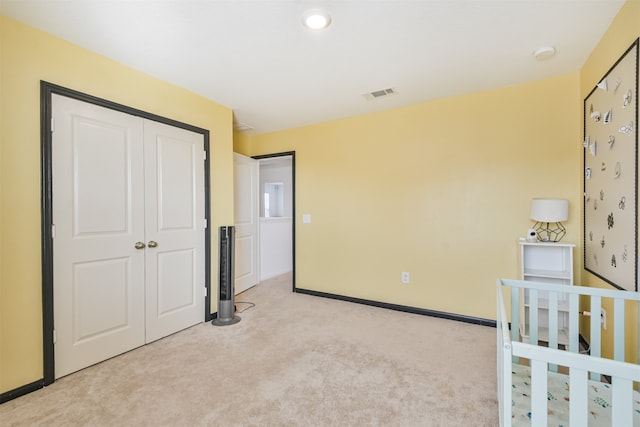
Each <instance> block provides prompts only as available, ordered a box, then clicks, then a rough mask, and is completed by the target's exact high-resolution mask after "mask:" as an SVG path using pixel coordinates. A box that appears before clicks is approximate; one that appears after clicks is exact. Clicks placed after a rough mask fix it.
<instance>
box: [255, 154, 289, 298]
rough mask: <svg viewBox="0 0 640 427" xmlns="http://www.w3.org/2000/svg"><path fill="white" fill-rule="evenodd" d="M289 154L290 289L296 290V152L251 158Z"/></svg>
mask: <svg viewBox="0 0 640 427" xmlns="http://www.w3.org/2000/svg"><path fill="white" fill-rule="evenodd" d="M286 156H291V216H292V217H293V218H292V221H291V276H292V280H291V282H292V283H291V291H292V292H296V291H297V288H296V152H295V151H284V152H282V153H273V154H261V155H259V156H252V157H251V158H252V159H255V160H262V159H272V158H274V157H286Z"/></svg>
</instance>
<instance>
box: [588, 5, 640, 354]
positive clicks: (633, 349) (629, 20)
mask: <svg viewBox="0 0 640 427" xmlns="http://www.w3.org/2000/svg"><path fill="white" fill-rule="evenodd" d="M639 36H640V1H639V0H629V1H628V2H627V3H626V4H625V5H624V6H623V8H622V9H621V10H620V13H619V14H618V16H617V17H616V19H615V20H614V21H613V23H612V24H611V26H610V27H609V29H608V30H607V32H606V34H605V35H604V36H603V37H602V39H601V40H600V42H599V43H598V45H597V46H596V47H595V49H594V50H593V52H592V53H591V56H590V57H589V58H588V59H587V61H586V62H585V65H584V66H583V67H582V70H581V72H580V99H581V100H584V99H585V98H586V97H587V95H589V93H590V92H591V90H592V89H593V88H594V86H595V85H596V84H597V83H598V82H599V81H600V80H601V79H602V77H604V75H605V74H606V73H607V71H609V69H610V68H611V66H612V65H613V64H615V62H616V61H617V60H618V58H620V56H621V55H622V54H623V53H624V52H625V51H626V50H627V49H628V48H629V46H631V44H632V43H633V42H634V40H635V39H637V38H638V37H639ZM580 115H581V119H582V111H580ZM583 215H584V214H583ZM582 278H583V281H582V282H583V284H584V285H587V286H594V287H598V288H608V289H611V288H612V287H611V285H609V284H608V283H606V282H604V281H602V280H600V279H599V278H598V277H596V276H594V275H592V274H591V273H589V272H588V271H586V270H582ZM603 308H604V309H605V310H607V314H608V317H609V319H612V315H611V314H612V313H613V304H612V302H611V301H610V300H608V299H606V300H603ZM609 313H611V314H609ZM626 319H627V322H626V325H625V330H626V335H627V342H626V343H627V345H626V346H625V349H626V358H627V361H631V362H637V361H638V334H637V332H638V322H637V307H631V306H628V307H627V310H626ZM583 320H584V321H583V322H582V324H581V330H582V331H584V332H583V333H588V331H589V320H588V319H583ZM611 321H612V320H609V322H611ZM602 332H603V336H602V341H603V344H604V348H603V355H604V356H607V357H613V349H612V343H613V328H611V327H609V328H607V330H603V331H602Z"/></svg>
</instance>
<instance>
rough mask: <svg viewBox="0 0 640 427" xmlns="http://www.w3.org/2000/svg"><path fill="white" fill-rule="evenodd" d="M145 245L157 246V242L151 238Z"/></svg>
mask: <svg viewBox="0 0 640 427" xmlns="http://www.w3.org/2000/svg"><path fill="white" fill-rule="evenodd" d="M147 246H149V247H150V248H155V247H157V246H158V242H154V241H153V240H149V243H147Z"/></svg>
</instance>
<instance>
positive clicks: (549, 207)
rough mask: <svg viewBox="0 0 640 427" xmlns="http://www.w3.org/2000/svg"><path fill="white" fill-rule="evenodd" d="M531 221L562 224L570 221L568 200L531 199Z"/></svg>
mask: <svg viewBox="0 0 640 427" xmlns="http://www.w3.org/2000/svg"><path fill="white" fill-rule="evenodd" d="M531 219H533V220H536V221H539V222H561V221H566V220H568V219H569V201H568V200H566V199H531Z"/></svg>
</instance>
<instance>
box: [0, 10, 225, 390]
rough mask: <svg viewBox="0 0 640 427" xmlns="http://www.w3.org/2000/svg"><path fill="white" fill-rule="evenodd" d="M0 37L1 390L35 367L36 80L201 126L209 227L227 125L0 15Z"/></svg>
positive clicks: (220, 208)
mask: <svg viewBox="0 0 640 427" xmlns="http://www.w3.org/2000/svg"><path fill="white" fill-rule="evenodd" d="M0 43H2V44H1V45H0V79H1V80H0V93H1V95H0V138H1V139H0V141H1V144H0V393H2V392H6V391H8V390H13V389H15V388H17V387H20V386H22V385H25V384H28V383H31V382H33V381H37V380H39V379H41V378H42V375H43V373H42V299H41V268H40V247H41V245H40V239H41V237H40V208H41V206H40V80H45V81H48V82H51V83H55V84H58V85H61V86H65V87H68V88H71V89H75V90H78V91H81V92H85V93H88V94H91V95H95V96H98V97H101V98H105V99H108V100H111V101H114V102H118V103H121V104H125V105H128V106H131V107H134V108H138V109H141V110H145V111H148V112H151V113H154V114H157V115H160V116H164V117H168V118H172V119H175V120H178V121H181V122H185V123H188V124H191V125H194V126H198V127H201V128H204V129H208V130H209V131H210V137H211V146H210V148H211V171H212V173H211V184H212V194H211V200H212V202H211V203H212V206H211V213H212V221H211V222H212V224H211V226H212V230H216V229H217V227H218V226H219V225H225V224H229V223H232V221H233V187H232V184H231V183H232V182H233V155H232V151H233V147H232V145H233V143H232V141H233V135H232V111H231V110H230V109H228V108H226V107H223V106H221V105H218V104H216V103H213V102H211V101H209V100H207V99H205V98H202V97H200V96H197V95H195V94H193V93H191V92H188V91H187V90H184V89H182V88H179V87H176V86H174V85H171V84H168V83H166V82H163V81H161V80H158V79H156V78H153V77H151V76H149V75H146V74H143V73H141V72H139V71H135V70H133V69H130V68H127V67H125V66H123V65H121V64H118V63H116V62H114V61H111V60H109V59H106V58H104V57H102V56H99V55H97V54H95V53H92V52H89V51H87V50H84V49H81V48H79V47H77V46H74V45H72V44H69V43H67V42H65V41H63V40H60V39H58V38H55V37H52V36H50V35H47V34H45V33H42V32H40V31H37V30H34V29H32V28H30V27H27V26H24V25H22V24H20V23H17V22H16V21H13V20H11V19H8V18H6V17H3V16H0ZM215 238H216V237H215V232H212V240H214V241H215ZM212 249H213V253H212V260H213V262H212V269H213V270H215V269H216V265H217V263H216V262H215V260H216V259H217V253H216V245H212ZM212 277H216V273H215V271H214V272H213V274H212ZM215 304H216V302H215V301H213V302H212V305H213V306H215Z"/></svg>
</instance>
